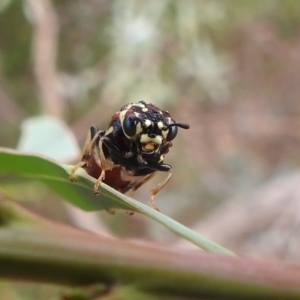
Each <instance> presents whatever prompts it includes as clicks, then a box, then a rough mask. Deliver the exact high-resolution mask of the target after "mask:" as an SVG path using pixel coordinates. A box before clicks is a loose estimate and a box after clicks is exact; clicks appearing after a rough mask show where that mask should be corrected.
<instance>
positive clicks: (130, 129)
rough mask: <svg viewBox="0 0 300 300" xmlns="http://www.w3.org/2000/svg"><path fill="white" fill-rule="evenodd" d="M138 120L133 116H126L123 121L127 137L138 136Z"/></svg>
mask: <svg viewBox="0 0 300 300" xmlns="http://www.w3.org/2000/svg"><path fill="white" fill-rule="evenodd" d="M137 122H138V120H137V118H136V117H133V116H126V117H125V119H124V121H123V131H124V133H125V134H126V135H127V136H130V137H131V136H134V135H135V134H136V125H137Z"/></svg>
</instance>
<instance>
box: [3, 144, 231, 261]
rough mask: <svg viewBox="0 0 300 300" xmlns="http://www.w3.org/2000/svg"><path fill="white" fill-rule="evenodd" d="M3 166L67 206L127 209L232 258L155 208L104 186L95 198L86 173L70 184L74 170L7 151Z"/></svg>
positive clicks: (5, 171) (90, 208)
mask: <svg viewBox="0 0 300 300" xmlns="http://www.w3.org/2000/svg"><path fill="white" fill-rule="evenodd" d="M0 165H1V168H0V175H1V174H17V175H22V176H25V177H27V178H32V179H38V180H40V181H42V182H43V183H45V184H46V185H47V186H48V187H50V188H51V189H52V190H53V191H55V192H56V193H58V194H59V195H61V196H63V197H64V198H65V199H66V200H67V201H68V202H70V203H72V204H73V205H75V206H78V207H80V208H81V209H83V210H86V211H97V210H104V209H125V210H128V211H134V212H139V213H142V214H144V215H146V216H148V217H150V218H151V219H153V220H155V221H157V222H158V223H160V224H161V225H163V226H165V227H167V228H168V229H170V230H171V231H173V232H174V233H176V234H177V235H179V236H181V237H183V238H184V239H186V240H188V241H190V242H191V243H193V244H195V245H197V246H199V247H200V248H202V249H203V250H205V251H208V252H213V253H222V254H228V255H233V253H232V252H231V251H229V250H227V249H225V248H223V247H221V246H219V245H218V244H216V243H214V242H212V241H210V240H208V239H206V238H205V237H203V236H201V235H199V234H197V233H196V232H194V231H192V230H191V229H189V228H187V227H185V226H183V225H181V224H180V223H178V222H176V221H174V220H173V219H171V218H169V217H167V216H165V215H164V214H162V213H160V212H158V211H156V210H154V209H153V208H151V207H149V206H147V205H145V204H143V203H141V202H138V201H136V200H134V199H132V198H129V197H127V196H125V195H123V194H121V193H119V192H117V191H116V190H114V189H113V188H111V187H109V186H107V185H106V184H104V183H103V184H101V186H100V188H99V189H100V195H98V196H95V195H94V194H93V186H94V183H95V179H94V178H93V177H91V176H89V175H88V174H87V173H86V172H85V171H84V170H83V169H79V170H77V171H76V179H77V181H76V182H70V181H69V178H68V177H69V173H70V170H71V169H72V168H73V166H68V165H59V164H57V163H55V162H54V161H51V160H49V159H46V158H43V157H41V156H35V155H31V154H26V153H21V152H17V151H14V150H11V149H5V148H0Z"/></svg>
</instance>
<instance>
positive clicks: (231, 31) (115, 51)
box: [0, 0, 300, 299]
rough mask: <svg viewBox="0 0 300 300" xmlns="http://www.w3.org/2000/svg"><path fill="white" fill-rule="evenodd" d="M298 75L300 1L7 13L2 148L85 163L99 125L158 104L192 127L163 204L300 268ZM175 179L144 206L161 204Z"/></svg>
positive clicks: (110, 221) (1, 61)
mask: <svg viewBox="0 0 300 300" xmlns="http://www.w3.org/2000/svg"><path fill="white" fill-rule="evenodd" d="M299 78H300V3H299V2H297V1H293V0H286V1H279V0H244V1H239V0H227V1H217V0H190V1H180V0H173V1H168V0H163V1H162V0H153V1H138V0H128V1H121V0H114V1H108V0H89V1H77V0H60V1H58V0H55V1H54V0H52V1H51V0H39V1H35V0H23V1H21V0H1V2H0V145H1V146H2V147H10V148H18V149H21V150H32V151H34V152H37V153H42V154H45V155H47V156H50V157H54V158H55V159H57V160H61V161H63V162H66V163H76V162H78V160H79V158H80V150H79V149H80V148H81V146H82V145H83V143H84V140H85V137H86V133H87V131H88V129H89V127H90V125H92V124H97V125H98V126H99V127H100V128H102V129H106V126H107V123H108V122H109V120H110V118H111V116H112V115H113V114H114V112H116V111H118V110H119V108H120V107H121V106H122V105H123V104H125V103H128V102H137V101H139V100H144V101H146V102H151V103H154V104H155V105H157V106H159V107H160V108H162V109H166V110H169V111H170V113H171V115H172V117H173V118H174V119H175V120H176V121H178V122H186V123H189V124H190V126H191V128H190V129H189V130H187V131H185V130H179V133H178V136H177V138H176V139H175V141H174V147H173V148H172V149H171V151H170V153H169V154H168V155H167V157H166V159H165V162H166V163H169V164H171V165H172V166H173V176H172V178H171V180H170V182H169V183H168V185H167V186H166V187H165V188H164V189H163V190H162V191H161V192H160V193H159V194H158V195H157V197H156V203H157V205H158V207H159V208H160V210H161V211H162V212H163V213H165V214H166V215H168V216H170V217H172V218H174V219H175V220H177V221H179V222H181V223H183V224H184V225H186V226H189V227H191V228H193V229H195V230H197V231H198V232H199V233H201V234H203V235H205V236H207V237H209V238H211V239H213V240H215V241H216V242H218V243H221V244H222V245H223V246H225V247H228V248H230V249H232V250H233V251H236V252H238V253H243V254H245V255H250V256H257V257H262V258H264V259H276V260H285V261H299V259H300V257H299V253H300V252H299V251H298V249H299V246H300V242H299V238H298V236H299V231H300V188H299V185H300V172H299V165H300V160H299V158H300V155H299V152H300V149H299V148H300V147H299V146H300V101H299V99H298V98H299V94H300V84H299ZM47 122H48V123H47ZM45 123H46V124H45ZM49 124H50V125H49ZM57 128H58V129H57ZM55 130H58V131H59V133H57V131H55ZM56 134H58V135H59V136H60V137H63V138H62V139H63V142H62V143H60V146H59V145H58V147H63V149H59V151H57V148H55V147H57V145H55V141H57V140H59V139H57V138H56ZM64 142H66V144H64ZM62 145H63V146H62ZM52 146H53V147H52ZM63 150H65V153H64V155H63V156H59V155H58V156H57V152H58V153H61V152H63ZM52 154H53V155H52ZM164 176H165V174H158V175H157V176H156V177H155V179H153V180H152V181H150V182H149V183H148V184H147V186H143V187H141V188H140V190H139V191H138V192H137V193H136V198H137V199H139V200H140V201H143V202H144V203H148V199H149V190H150V189H151V187H153V186H155V185H156V184H157V183H158V182H160V181H161V180H163V178H164ZM0 183H1V185H2V188H4V189H5V191H6V192H7V193H9V195H10V196H11V197H13V198H14V199H15V200H17V201H22V202H23V203H24V205H26V206H27V207H29V208H30V209H31V210H33V211H35V212H38V213H39V214H41V215H44V216H47V217H49V218H51V219H55V220H59V221H63V222H66V223H69V224H72V225H73V226H77V227H82V228H85V229H87V230H92V231H95V232H99V233H102V234H103V233H104V234H107V235H113V236H117V237H121V238H134V239H139V240H144V241H147V242H158V243H161V244H168V245H172V243H173V245H174V247H175V246H180V247H190V245H188V244H185V243H183V242H181V241H179V240H178V239H177V237H175V236H174V235H173V234H170V233H169V232H168V231H167V230H165V229H164V228H162V227H161V226H159V225H156V224H153V222H152V221H151V220H147V219H146V218H145V217H143V216H139V215H134V216H133V217H129V216H128V215H126V214H125V213H124V212H117V213H116V215H114V216H111V215H109V214H107V213H106V212H100V213H97V214H87V213H83V212H81V211H78V210H76V209H74V208H73V207H70V206H69V205H67V204H66V203H65V202H64V201H63V199H61V198H59V197H58V196H56V195H55V194H53V193H51V192H50V191H49V190H47V189H46V188H45V187H44V186H42V185H40V184H38V183H34V184H33V183H29V182H25V183H24V184H20V183H19V185H20V189H19V188H18V190H16V189H15V188H14V185H13V183H11V182H7V181H5V179H3V178H2V179H1V182H0ZM19 185H18V187H19ZM20 191H21V193H20ZM21 195H22V196H21ZM0 289H1V288H0ZM40 292H41V291H40ZM7 299H8V298H7ZM13 299H15V298H13ZM45 299H46V298H45ZM49 299H50V298H49ZM51 299H52V298H51Z"/></svg>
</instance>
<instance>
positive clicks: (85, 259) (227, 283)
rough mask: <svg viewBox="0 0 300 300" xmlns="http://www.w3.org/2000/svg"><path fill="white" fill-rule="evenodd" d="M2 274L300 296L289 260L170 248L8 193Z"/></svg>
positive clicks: (154, 289)
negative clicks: (68, 221) (80, 225)
mask: <svg viewBox="0 0 300 300" xmlns="http://www.w3.org/2000/svg"><path fill="white" fill-rule="evenodd" d="M0 220H1V227H0V241H1V242H0V266H1V268H0V276H1V277H4V278H10V279H23V280H24V279H25V280H33V281H38V282H49V283H56V284H71V285H88V284H97V283H103V284H105V285H112V284H116V283H118V284H121V285H133V286H134V287H135V288H136V289H138V290H140V291H142V292H147V293H154V294H164V295H165V294H167V295H170V296H175V295H176V296H185V297H196V298H197V299H199V297H203V296H207V295H208V294H209V295H210V297H217V296H220V295H222V296H223V297H226V298H228V299H232V297H238V298H244V297H247V298H248V299H250V298H252V299H270V298H272V299H281V298H283V297H284V299H299V297H300V270H299V268H297V267H293V266H289V265H284V264H275V263H273V264H270V263H265V262H259V261H254V260H250V259H242V258H236V257H230V256H221V255H211V254H206V253H203V252H187V251H178V250H175V249H164V248H162V247H158V246H155V245H151V246H150V245H145V244H138V243H133V242H129V241H122V240H118V239H110V238H107V237H102V236H97V235H94V234H92V233H88V232H84V231H80V230H77V229H74V228H71V227H68V226H66V225H62V224H59V223H54V222H50V221H47V220H45V219H42V218H40V217H37V216H35V215H33V214H32V213H29V212H27V211H26V210H25V209H23V208H21V207H19V206H18V205H17V204H15V203H13V202H11V201H10V200H7V199H5V198H4V197H3V196H2V199H1V200H0Z"/></svg>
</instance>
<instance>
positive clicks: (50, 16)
mask: <svg viewBox="0 0 300 300" xmlns="http://www.w3.org/2000/svg"><path fill="white" fill-rule="evenodd" d="M26 2H27V4H28V7H29V9H30V12H31V17H32V22H33V24H34V33H33V50H32V53H33V55H32V56H33V64H34V71H35V76H36V80H37V83H38V87H39V89H40V93H41V97H40V99H41V104H42V110H43V112H44V113H47V114H50V115H52V116H54V117H57V118H59V119H63V113H64V109H65V101H64V99H63V97H62V96H61V95H60V93H59V77H58V75H57V72H56V52H57V39H58V25H57V24H58V20H57V17H56V14H55V12H54V10H53V8H52V5H51V0H39V1H36V0H26Z"/></svg>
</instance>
